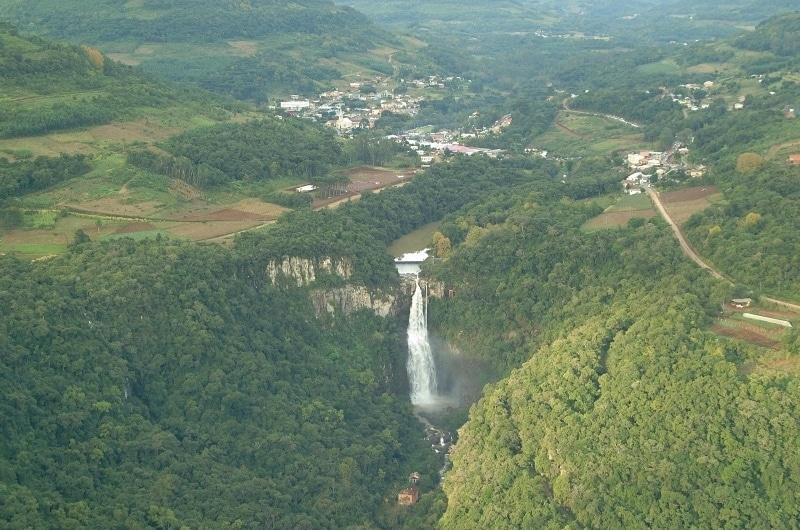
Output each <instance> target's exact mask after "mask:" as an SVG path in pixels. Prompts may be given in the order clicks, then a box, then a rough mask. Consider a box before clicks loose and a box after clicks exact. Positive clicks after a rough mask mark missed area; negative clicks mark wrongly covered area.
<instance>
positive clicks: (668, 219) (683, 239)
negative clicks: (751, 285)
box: [647, 188, 800, 311]
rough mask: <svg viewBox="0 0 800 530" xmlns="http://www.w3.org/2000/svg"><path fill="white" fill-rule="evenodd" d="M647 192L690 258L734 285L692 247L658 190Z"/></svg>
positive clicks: (794, 307)
mask: <svg viewBox="0 0 800 530" xmlns="http://www.w3.org/2000/svg"><path fill="white" fill-rule="evenodd" d="M647 194H648V195H650V198H651V199H652V200H653V204H655V205H656V209H658V212H659V213H660V214H661V217H663V218H664V220H665V221H666V222H667V223H668V224H669V227H670V228H671V229H672V232H673V233H674V234H675V237H676V238H677V240H678V243H680V245H681V249H682V250H683V253H684V254H686V255H687V256H688V257H689V259H691V260H692V261H694V262H695V263H697V265H699V266H700V268H702V269H705V270H707V271H708V272H709V273H711V275H712V276H714V277H715V278H717V279H718V280H722V281H724V282H727V283H729V284H730V285H734V282H733V280H731V279H730V278H728V277H727V276H725V275H724V274H722V273H721V272H719V271H718V270H716V269H714V268H713V267H711V266H710V265H709V264H708V263H706V262H705V261H703V258H701V257H700V255H699V254H698V253H697V252H695V250H694V249H693V248H692V246H691V245H690V244H689V242H688V241H686V237H684V235H683V232H681V229H680V227H679V226H678V224H677V223H676V222H675V221H674V220H673V219H672V217H670V215H669V213H668V212H667V209H666V208H664V204H663V203H662V202H661V197H660V196H659V194H658V192H657V191H655V190H654V189H652V188H647ZM761 299H762V300H765V301H767V302H771V303H773V304H776V305H779V306H783V307H786V308H788V309H792V310H794V311H800V305H798V304H794V303H792V302H787V301H785V300H779V299H777V298H770V297H768V296H761Z"/></svg>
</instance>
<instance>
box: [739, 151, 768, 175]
mask: <svg viewBox="0 0 800 530" xmlns="http://www.w3.org/2000/svg"><path fill="white" fill-rule="evenodd" d="M763 165H764V158H763V157H762V156H761V155H759V154H757V153H742V154H741V155H739V157H738V158H737V159H736V171H738V172H739V173H753V172H754V171H757V170H759V169H761V167H762V166H763Z"/></svg>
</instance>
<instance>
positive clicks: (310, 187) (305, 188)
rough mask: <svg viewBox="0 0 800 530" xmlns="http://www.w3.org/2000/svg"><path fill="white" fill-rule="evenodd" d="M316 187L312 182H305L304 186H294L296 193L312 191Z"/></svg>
mask: <svg viewBox="0 0 800 530" xmlns="http://www.w3.org/2000/svg"><path fill="white" fill-rule="evenodd" d="M316 190H317V187H316V186H314V185H313V184H306V185H305V186H300V187H299V188H295V191H296V192H297V193H310V192H312V191H316Z"/></svg>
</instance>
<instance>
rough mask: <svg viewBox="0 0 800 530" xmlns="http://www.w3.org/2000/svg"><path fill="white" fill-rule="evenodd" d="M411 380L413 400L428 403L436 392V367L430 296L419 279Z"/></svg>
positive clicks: (414, 304)
mask: <svg viewBox="0 0 800 530" xmlns="http://www.w3.org/2000/svg"><path fill="white" fill-rule="evenodd" d="M406 368H407V369H408V380H409V383H410V384H411V403H413V404H414V405H425V404H429V403H431V402H433V401H434V397H435V395H436V366H435V365H434V363H433V353H432V352H431V344H430V342H429V341H428V298H427V296H425V293H423V291H422V288H421V287H420V285H419V278H417V280H416V288H415V289H414V296H413V297H412V298H411V315H410V316H409V318H408V363H407V365H406Z"/></svg>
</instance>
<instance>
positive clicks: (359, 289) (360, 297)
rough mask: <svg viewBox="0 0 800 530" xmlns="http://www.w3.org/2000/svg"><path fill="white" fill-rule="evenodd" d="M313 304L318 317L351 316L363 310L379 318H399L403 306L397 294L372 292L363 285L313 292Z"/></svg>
mask: <svg viewBox="0 0 800 530" xmlns="http://www.w3.org/2000/svg"><path fill="white" fill-rule="evenodd" d="M311 302H312V303H313V304H314V311H315V312H316V314H317V317H321V316H323V315H326V314H329V315H334V314H337V313H341V314H344V315H350V314H352V313H355V312H356V311H359V310H361V309H369V310H371V311H373V312H374V313H375V314H376V315H378V316H379V317H388V316H397V315H398V314H399V310H400V305H401V304H399V303H398V298H397V296H396V295H395V294H392V293H388V292H384V291H372V290H370V289H367V288H366V287H364V286H363V285H348V286H345V287H338V288H334V289H317V290H313V291H311Z"/></svg>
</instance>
